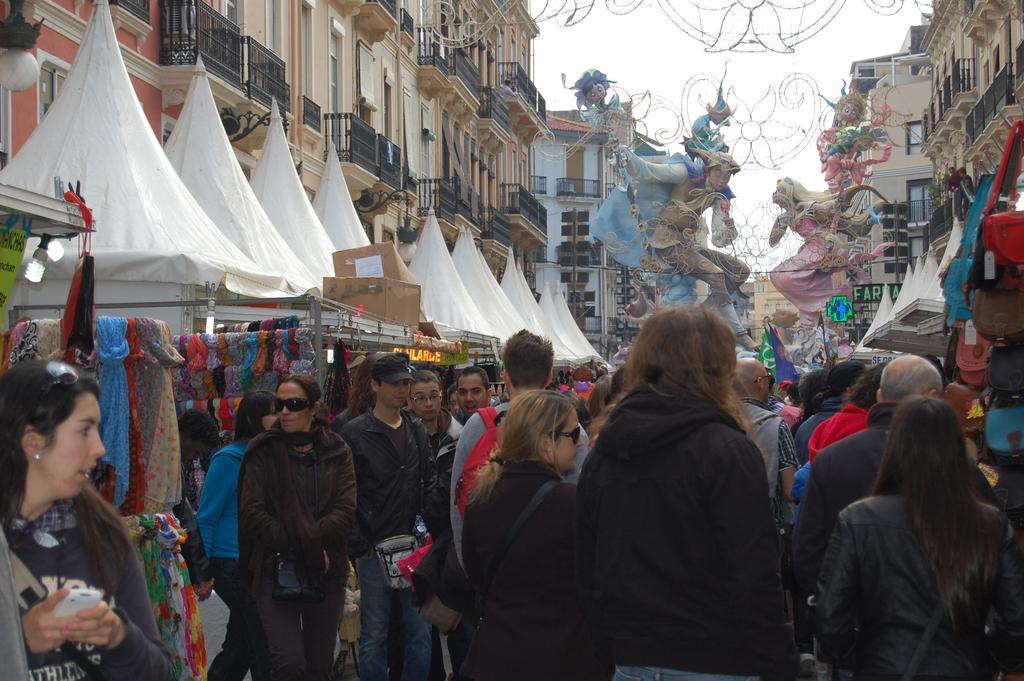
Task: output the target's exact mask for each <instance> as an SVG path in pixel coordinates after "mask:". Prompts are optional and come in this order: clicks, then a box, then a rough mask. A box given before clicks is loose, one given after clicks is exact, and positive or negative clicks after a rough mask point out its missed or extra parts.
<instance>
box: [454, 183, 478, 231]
mask: <svg viewBox="0 0 1024 681" xmlns="http://www.w3.org/2000/svg"><path fill="white" fill-rule="evenodd" d="M452 190H453V191H454V192H455V214H456V215H460V216H462V217H463V218H464V219H466V220H467V221H468V222H469V223H470V224H471V225H473V226H474V227H479V226H480V212H481V206H480V194H479V193H477V191H476V190H475V189H473V188H472V187H466V188H465V191H463V187H462V181H461V180H460V179H459V178H457V177H456V178H455V179H454V180H452Z"/></svg>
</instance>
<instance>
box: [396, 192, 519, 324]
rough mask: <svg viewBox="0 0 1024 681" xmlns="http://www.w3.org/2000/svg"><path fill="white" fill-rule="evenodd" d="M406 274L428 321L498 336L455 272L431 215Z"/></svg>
mask: <svg viewBox="0 0 1024 681" xmlns="http://www.w3.org/2000/svg"><path fill="white" fill-rule="evenodd" d="M409 271H410V272H412V276H414V277H415V278H416V281H417V282H419V285H420V308H421V309H422V310H423V314H425V315H426V316H427V318H428V319H429V320H430V321H435V322H440V323H441V324H444V325H445V326H449V327H452V328H454V329H459V330H461V331H469V332H471V333H478V334H482V335H485V336H495V337H496V336H499V335H500V332H499V331H498V330H496V329H493V328H491V325H490V323H489V319H488V318H487V317H485V316H484V315H483V313H481V312H480V310H479V308H478V307H477V305H476V301H477V300H478V298H477V297H474V296H473V295H470V293H469V291H468V290H466V287H465V285H463V283H462V279H461V278H460V277H459V275H458V273H457V272H456V270H455V264H454V263H453V262H452V257H451V255H450V254H449V253H448V247H447V246H446V245H445V243H444V236H443V235H442V234H441V225H439V224H438V222H437V218H436V217H435V216H434V213H433V211H431V212H430V213H429V214H428V215H427V222H426V224H425V225H424V226H423V231H422V233H421V234H420V239H419V244H418V245H417V247H416V253H415V254H414V255H413V256H412V261H410V262H409Z"/></svg>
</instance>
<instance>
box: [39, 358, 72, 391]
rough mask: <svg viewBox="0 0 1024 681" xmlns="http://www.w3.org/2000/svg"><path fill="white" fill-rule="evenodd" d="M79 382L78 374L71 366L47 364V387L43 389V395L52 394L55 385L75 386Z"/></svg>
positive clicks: (61, 363) (60, 363)
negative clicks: (51, 390)
mask: <svg viewBox="0 0 1024 681" xmlns="http://www.w3.org/2000/svg"><path fill="white" fill-rule="evenodd" d="M77 382H78V372H77V371H75V368H74V367H73V366H71V365H70V364H65V363H64V362H47V363H46V387H45V388H43V393H42V394H43V395H45V394H46V393H48V392H50V389H51V388H53V386H55V385H64V386H68V385H74V384H75V383H77Z"/></svg>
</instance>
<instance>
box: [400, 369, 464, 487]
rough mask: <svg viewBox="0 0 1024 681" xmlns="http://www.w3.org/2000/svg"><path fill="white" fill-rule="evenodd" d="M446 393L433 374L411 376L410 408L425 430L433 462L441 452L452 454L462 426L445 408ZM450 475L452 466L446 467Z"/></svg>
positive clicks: (438, 379) (420, 372)
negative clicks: (449, 450)
mask: <svg viewBox="0 0 1024 681" xmlns="http://www.w3.org/2000/svg"><path fill="white" fill-rule="evenodd" d="M444 400H445V393H444V390H443V389H442V387H441V377H440V376H438V375H437V374H436V373H434V372H433V371H417V372H416V373H415V374H413V376H412V388H411V390H410V394H409V408H410V409H411V410H412V413H413V414H415V415H416V416H417V418H419V420H420V423H422V424H423V427H424V428H426V429H427V436H428V437H429V438H430V449H431V452H432V453H433V455H434V460H435V461H436V460H437V459H438V457H439V455H440V452H441V450H442V449H443V448H448V447H450V448H451V450H452V451H454V450H455V443H456V441H457V440H458V439H459V435H460V434H462V426H461V425H459V423H458V421H456V420H455V419H454V418H453V417H452V415H451V414H450V413H449V412H448V410H447V409H445V408H444ZM448 465H449V472H450V467H451V464H450V463H449V464H448Z"/></svg>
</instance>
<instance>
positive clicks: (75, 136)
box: [0, 0, 290, 299]
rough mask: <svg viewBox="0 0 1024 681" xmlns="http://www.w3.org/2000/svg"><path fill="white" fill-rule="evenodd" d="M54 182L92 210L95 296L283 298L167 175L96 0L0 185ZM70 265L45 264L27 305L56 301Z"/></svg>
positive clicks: (44, 190)
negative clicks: (213, 286)
mask: <svg viewBox="0 0 1024 681" xmlns="http://www.w3.org/2000/svg"><path fill="white" fill-rule="evenodd" d="M55 177H60V178H61V179H62V181H64V182H65V183H67V182H77V181H81V183H82V194H83V195H84V197H85V200H86V202H87V203H88V204H89V207H90V208H91V209H92V211H93V215H94V217H95V228H96V232H95V234H93V235H92V248H91V251H92V253H93V255H94V256H95V257H96V280H97V295H98V296H99V291H100V290H101V289H102V286H101V284H102V283H103V282H113V281H116V282H133V283H136V284H140V285H141V284H165V285H169V286H170V288H174V289H175V290H177V291H178V292H179V293H180V290H181V289H180V286H181V285H183V284H204V283H207V282H210V283H217V284H223V285H224V286H225V287H226V288H228V289H229V290H231V291H233V292H235V293H238V294H241V295H246V296H255V297H272V296H280V295H282V294H285V293H290V291H289V290H288V288H287V287H286V286H285V282H284V281H283V278H282V277H281V276H280V275H275V274H268V273H266V272H265V270H264V268H262V267H260V266H259V265H257V264H256V263H255V262H253V261H252V259H251V258H249V257H248V256H247V255H245V254H244V253H243V252H242V251H241V250H239V249H238V247H236V246H235V245H234V244H232V243H231V242H230V241H228V239H227V238H226V237H225V236H224V235H223V234H222V233H221V232H220V230H219V229H217V226H216V225H215V224H214V223H213V222H212V221H211V220H210V218H209V217H208V216H207V215H206V213H205V212H203V209H202V208H201V207H200V206H199V204H198V203H197V202H196V200H195V199H194V198H193V196H192V195H191V194H190V193H189V191H188V189H187V188H186V187H185V185H184V183H183V182H182V181H181V178H180V177H178V174H177V173H176V172H175V171H174V168H173V167H172V166H171V163H170V161H169V160H168V159H167V156H166V154H165V153H164V151H163V149H162V148H161V147H160V142H159V141H158V139H157V136H156V135H155V134H154V132H153V128H152V127H151V126H150V124H149V121H148V119H147V118H146V115H145V112H144V111H143V110H142V106H141V104H140V103H139V99H138V95H137V94H136V93H135V90H134V88H133V87H132V84H131V81H130V80H129V77H128V72H127V70H126V69H125V65H124V61H123V59H122V58H121V51H120V46H119V45H118V42H117V37H116V35H115V33H114V26H113V24H112V22H111V17H110V7H109V5H108V0H97V2H96V4H95V6H94V9H93V13H92V17H91V18H90V20H89V24H88V26H87V27H86V30H85V35H84V37H83V39H82V44H81V46H80V47H79V50H78V54H77V55H76V57H75V62H74V64H73V65H72V67H71V71H70V73H69V74H68V77H67V80H66V81H65V82H64V86H63V87H62V88H61V91H60V93H59V94H58V96H57V99H56V101H54V103H53V104H52V105H51V106H50V108H49V110H48V111H47V114H46V117H45V118H44V119H43V120H42V121H40V123H39V126H38V127H37V128H36V129H35V131H33V133H32V136H31V137H30V138H29V140H28V141H27V142H26V143H25V146H24V147H22V149H21V150H20V151H19V153H18V154H17V155H16V156H15V157H14V158H13V159H12V160H11V162H10V163H9V164H8V165H7V167H6V168H5V169H4V170H3V171H2V172H0V183H2V184H7V185H11V186H14V187H21V188H23V189H27V190H29V191H32V192H36V193H39V194H45V195H49V196H52V195H53V192H54V178H55ZM33 248H34V246H33V245H32V244H29V246H28V248H27V249H26V253H28V254H31V253H32V250H33ZM75 264H76V263H75V259H74V258H70V257H69V258H64V259H63V260H61V261H60V262H58V263H51V264H50V265H49V266H48V267H47V280H44V284H43V286H42V288H43V289H47V288H53V289H54V290H53V291H44V290H40V291H36V292H35V293H37V294H38V296H35V295H33V297H38V298H39V299H42V298H51V297H53V296H52V295H50V294H53V295H56V294H57V291H56V289H57V288H59V287H60V286H61V285H62V280H69V279H71V277H72V274H73V270H74V267H75ZM50 284H52V286H50ZM30 288H33V289H35V288H37V287H34V286H33V287H30ZM157 288H160V287H157ZM121 289H125V287H124V286H121ZM128 290H130V289H128ZM135 293H137V291H135ZM63 295H64V296H66V295H67V287H66V285H63Z"/></svg>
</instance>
